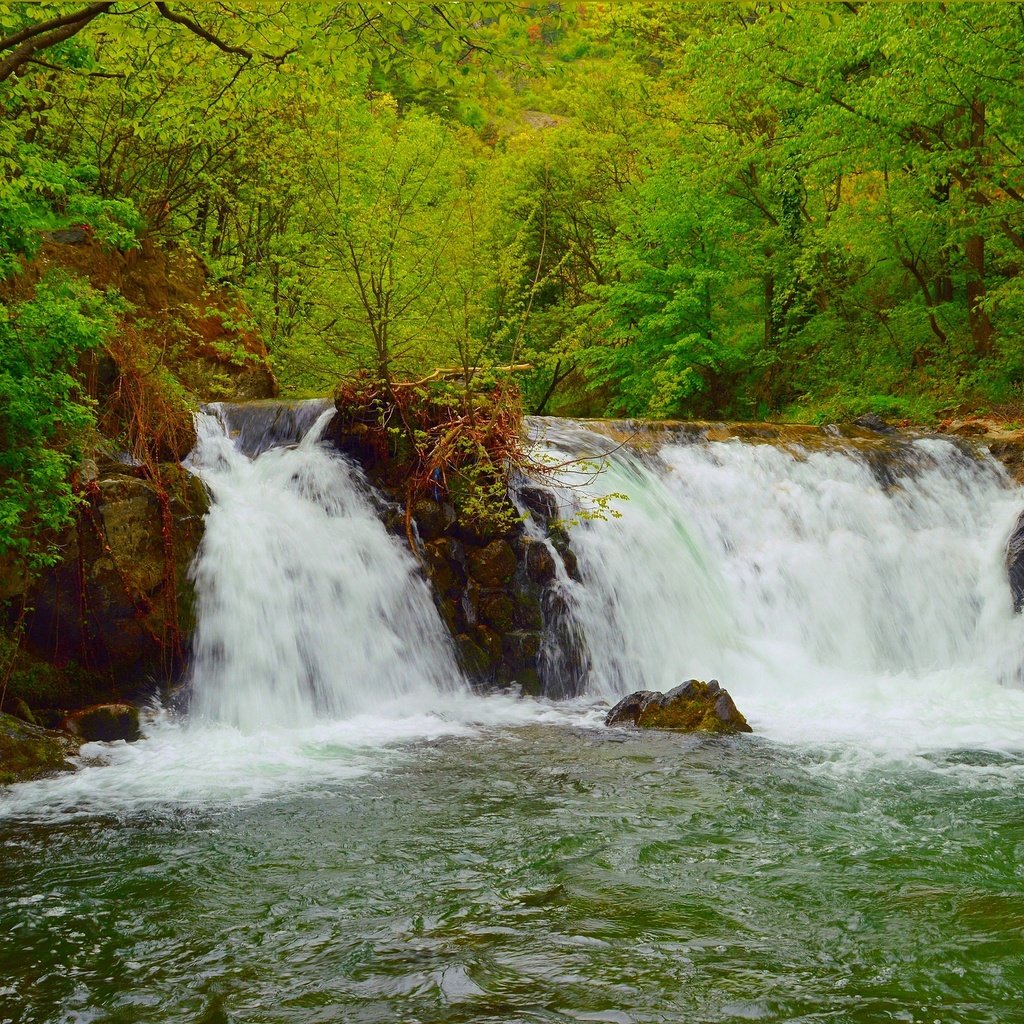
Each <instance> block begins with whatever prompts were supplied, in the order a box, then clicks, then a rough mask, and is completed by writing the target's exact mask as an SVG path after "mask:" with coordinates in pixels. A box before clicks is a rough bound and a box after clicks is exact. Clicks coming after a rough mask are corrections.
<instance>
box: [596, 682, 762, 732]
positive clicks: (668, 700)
mask: <svg viewBox="0 0 1024 1024" xmlns="http://www.w3.org/2000/svg"><path fill="white" fill-rule="evenodd" d="M605 725H634V726H636V727H637V728H639V729H664V730H667V731H671V732H707V733H717V734H726V733H737V732H753V730H752V729H751V728H750V726H749V725H748V724H747V720H746V718H744V717H743V715H742V714H741V713H740V712H739V710H738V709H737V707H736V705H735V703H734V702H733V699H732V697H730V696H729V693H728V691H727V690H723V689H722V687H721V686H720V685H719V683H718V680H717V679H712V680H711V682H709V683H705V682H701V681H700V680H699V679H690V680H688V681H687V682H685V683H683V684H681V685H680V686H677V687H675V688H674V689H671V690H669V691H668V693H659V692H657V691H655V690H638V691H636V692H635V693H631V694H630V695H629V696H628V697H623V699H622V700H620V701H619V703H618V704H616V705H615V707H613V708H612V709H611V711H609V712H608V714H607V716H606V717H605Z"/></svg>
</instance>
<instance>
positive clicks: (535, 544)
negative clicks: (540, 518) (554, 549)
mask: <svg viewBox="0 0 1024 1024" xmlns="http://www.w3.org/2000/svg"><path fill="white" fill-rule="evenodd" d="M526 574H527V575H528V576H529V577H530V579H531V580H532V581H533V582H534V583H536V584H538V585H540V586H545V585H546V584H548V583H550V582H551V581H552V580H553V579H554V578H555V559H554V556H553V555H552V554H551V551H550V549H549V548H548V546H547V545H546V544H544V543H542V542H541V541H538V540H528V541H527V544H526Z"/></svg>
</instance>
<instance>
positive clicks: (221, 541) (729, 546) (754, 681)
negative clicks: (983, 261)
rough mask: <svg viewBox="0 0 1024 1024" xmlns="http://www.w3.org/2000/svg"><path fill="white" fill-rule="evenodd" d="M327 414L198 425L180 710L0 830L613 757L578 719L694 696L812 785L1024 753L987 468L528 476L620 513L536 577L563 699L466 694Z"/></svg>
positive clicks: (567, 503)
mask: <svg viewBox="0 0 1024 1024" xmlns="http://www.w3.org/2000/svg"><path fill="white" fill-rule="evenodd" d="M282 410H283V411H282ZM330 415H331V410H330V409H329V407H327V406H326V404H325V403H305V404H302V405H299V406H290V407H288V406H282V407H278V408H276V411H275V407H268V410H265V411H264V412H261V413H260V414H259V415H256V414H250V413H245V415H242V414H241V413H240V412H239V411H238V409H232V408H231V407H212V408H211V409H210V410H208V411H207V412H206V413H205V414H204V415H203V416H201V417H200V419H199V442H198V444H197V447H196V449H195V451H194V452H193V454H192V456H191V458H190V461H189V466H190V468H191V470H192V471H193V472H195V473H197V474H198V475H199V476H200V477H201V478H202V479H203V481H204V483H205V484H206V486H207V487H208V489H209V491H210V494H211V498H212V505H211V509H210V512H209V514H208V516H207V520H206V529H205V534H204V540H203V543H202V547H201V550H200V552H199V555H198V557H197V560H196V563H195V565H194V567H193V576H194V580H195V584H196V592H197V618H198V626H197V630H196V633H195V636H194V638H193V658H192V668H191V674H190V678H189V686H188V693H189V703H188V708H187V712H186V713H185V714H184V715H179V716H177V717H175V716H173V715H170V714H168V713H166V712H159V711H157V712H154V714H153V715H152V716H151V717H150V718H149V719H148V721H147V722H146V724H145V726H144V731H145V733H146V739H145V741H144V742H141V743H138V744H135V745H125V744H89V745H87V746H86V747H85V748H84V749H83V752H82V757H81V763H82V765H83V769H82V770H81V771H79V772H78V773H77V774H75V775H73V776H64V777H58V778H53V779H46V780H41V781H39V782H35V783H31V784H25V785H22V786H18V787H14V788H12V789H10V790H8V791H7V792H6V793H4V794H0V815H6V816H15V817H18V816H23V815H24V816H29V817H31V816H35V815H42V816H44V817H52V816H57V817H62V816H66V817H72V818H74V817H77V816H81V815H89V814H94V813H100V812H104V813H105V812H114V813H130V812H134V811H140V810H146V809H153V808H162V807H166V806H206V805H217V804H235V803H246V802H251V801H253V800H268V799H274V798H276V797H278V796H280V795H282V794H286V793H290V792H294V791H297V790H307V789H309V788H311V787H312V788H317V789H324V788H326V789H331V788H332V787H337V786H350V785H353V784H356V785H357V784H358V780H359V779H360V778H363V777H365V776H366V774H367V773H376V772H380V771H386V770H388V767H389V766H390V765H392V764H394V763H397V761H400V760H402V759H404V758H407V757H412V756H415V751H416V750H417V749H418V748H419V747H420V746H421V745H422V744H424V743H437V742H447V741H458V740H460V739H464V738H466V737H468V736H479V735H481V734H487V733H488V732H489V731H494V730H502V731H504V730H508V729H509V728H521V727H526V726H531V725H543V726H548V727H558V728H570V729H582V730H584V731H585V732H586V733H587V734H588V735H590V736H592V737H593V738H594V741H595V742H611V741H620V740H621V739H622V737H621V736H620V735H613V734H612V733H611V732H609V731H607V730H604V729H603V727H602V725H601V721H602V718H603V714H604V711H605V710H606V708H607V704H608V703H609V702H612V701H614V700H615V699H616V698H617V697H619V696H621V695H622V694H624V693H627V692H629V691H631V690H635V689H659V690H665V689H668V688H670V687H671V686H674V685H676V684H677V683H678V682H680V681H682V680H684V679H686V678H689V677H691V676H696V677H699V678H711V677H714V678H717V679H719V680H720V681H721V682H722V684H723V685H724V686H726V687H727V688H728V689H729V691H730V692H731V693H732V695H733V697H734V698H735V700H736V702H737V704H738V705H739V707H740V708H741V710H742V711H743V712H744V713H745V715H746V716H747V718H748V720H749V721H750V723H751V724H752V726H753V727H754V730H755V735H754V736H753V737H751V738H744V739H742V740H739V741H735V742H744V743H754V744H764V743H767V744H769V745H774V746H775V747H777V748H779V749H780V750H782V749H788V750H790V751H793V752H795V753H796V754H797V755H798V756H800V757H801V758H805V759H807V763H808V764H809V765H813V766H818V767H819V768H821V767H824V768H825V769H826V770H829V771H835V770H842V771H846V770H854V771H857V770H861V769H862V768H863V767H864V765H866V764H878V763H879V762H893V763H897V762H902V763H910V762H914V763H920V762H921V761H922V760H924V761H925V762H928V763H932V762H934V763H935V764H936V765H937V766H939V765H940V764H945V762H943V761H942V757H944V756H945V754H947V753H949V752H958V751H960V752H963V751H968V752H970V751H988V752H1006V753H1010V754H1019V753H1020V752H1022V751H1024V689H1022V684H1021V665H1022V660H1024V657H1022V656H1024V617H1021V616H1015V615H1014V614H1013V610H1012V602H1011V599H1010V594H1009V590H1008V586H1007V581H1006V576H1005V569H1004V566H1003V554H1004V548H1005V544H1006V540H1007V536H1008V534H1009V531H1010V529H1011V527H1012V525H1013V523H1014V520H1015V518H1016V516H1017V514H1018V513H1019V511H1020V508H1021V505H1022V503H1024V495H1022V492H1021V489H1020V488H1019V487H1017V486H1016V485H1015V484H1013V483H1012V482H1011V481H1010V480H1009V479H1008V477H1007V476H1006V474H1005V472H1004V471H1003V470H1002V469H1001V467H999V466H998V464H997V463H995V462H994V461H993V460H991V459H989V458H987V457H986V456H984V455H976V454H973V453H971V452H968V451H965V450H961V449H960V448H959V447H957V445H955V444H953V443H951V442H949V441H946V440H943V439H934V438H933V439H928V438H922V439H918V440H915V441H906V442H901V443H900V444H899V445H898V446H897V450H894V451H890V452H880V451H879V450H878V449H877V448H871V447H870V446H868V447H864V446H861V447H860V448H858V447H856V446H849V445H845V444H843V443H839V442H836V443H835V444H830V445H820V446H816V447H813V446H812V447H808V448H800V447H798V446H795V445H775V444H764V443H746V442H742V441H727V442H716V443H707V442H703V441H695V440H694V439H693V438H692V437H687V438H683V437H673V438H671V439H670V440H669V441H668V442H667V443H662V444H661V445H660V446H659V447H657V449H656V450H648V451H646V452H643V453H642V454H641V453H639V452H637V451H631V450H629V449H619V450H616V451H615V452H614V454H612V455H611V457H610V458H609V459H608V460H607V464H606V465H605V466H604V468H603V469H602V471H601V472H600V473H599V474H598V475H597V476H596V477H595V476H594V473H593V466H592V465H591V466H588V467H586V468H583V467H578V468H577V467H574V466H572V465H569V466H566V467H564V468H563V469H562V470H560V471H559V472H558V473H557V474H556V475H555V477H554V478H551V477H550V475H548V476H546V477H545V479H543V480H541V481H539V483H540V486H543V487H548V488H550V489H552V491H553V492H554V495H555V497H556V499H557V500H558V502H559V503H560V505H561V507H562V509H563V514H564V515H565V516H566V517H569V516H571V515H572V513H573V510H574V509H575V510H578V509H579V508H580V507H581V506H582V507H583V508H584V509H585V508H586V507H588V499H587V493H588V492H590V493H592V494H598V495H600V494H608V493H610V492H622V493H624V494H626V495H628V500H625V501H615V502H613V507H614V508H615V509H616V510H617V511H618V513H619V517H618V518H611V519H608V520H605V521H589V520H584V521H583V522H582V523H580V524H579V525H576V526H574V527H573V528H572V529H571V531H570V534H571V543H572V547H573V550H574V552H575V554H576V556H577V558H578V562H579V576H580V579H579V580H575V579H572V578H571V577H570V576H569V574H568V573H567V572H565V571H564V568H563V567H562V565H561V561H560V560H559V561H558V565H559V576H558V578H557V580H556V583H555V588H556V591H557V596H558V598H559V601H558V607H559V608H560V609H561V611H560V621H559V623H558V630H557V643H556V642H555V640H556V638H555V637H554V635H552V637H550V638H549V646H550V649H549V650H548V652H547V656H548V658H549V666H552V665H553V666H555V667H556V668H557V667H558V666H559V665H564V666H566V672H568V671H569V670H570V667H572V671H573V672H574V673H577V675H578V678H574V679H573V681H572V685H571V686H570V685H567V686H566V688H565V689H564V690H563V691H561V692H579V695H578V696H577V697H576V698H574V699H572V700H530V699H520V698H518V697H517V696H516V695H515V694H512V693H498V694H490V695H481V694H475V693H473V692H472V691H471V688H470V686H469V683H468V682H467V681H466V679H465V678H463V676H462V673H461V672H460V670H459V668H458V665H457V663H456V659H455V657H454V653H453V648H452V644H451V640H450V638H449V637H448V635H447V634H446V631H445V629H444V626H443V624H442V622H441V620H440V617H439V616H438V613H437V611H436V609H435V607H434V604H433V601H432V598H431V595H430V591H429V587H428V585H427V583H426V581H425V579H424V578H423V575H422V573H421V572H420V570H419V567H418V565H417V562H416V560H415V558H414V556H413V555H412V554H411V552H410V551H409V550H408V547H407V545H406V544H405V542H404V540H403V539H401V538H397V537H395V536H393V535H392V534H390V533H388V531H387V530H386V529H385V528H384V526H383V525H382V518H381V511H382V509H381V499H380V498H379V497H377V496H376V495H375V494H374V493H373V491H372V489H371V488H370V487H369V485H368V483H367V481H366V479H365V478H364V476H363V474H362V472H361V471H360V470H359V468H358V467H357V466H355V465H354V464H353V463H352V462H351V461H349V460H348V459H346V458H345V457H344V456H342V455H341V454H339V453H338V452H337V451H335V450H333V449H332V448H331V446H330V445H328V444H326V443H324V442H323V440H322V433H323V429H324V426H325V424H326V423H327V421H328V420H329V418H330ZM282 423H283V425H282ZM542 434H543V436H542V437H540V438H539V440H538V445H539V449H538V450H539V452H540V453H546V457H548V458H551V459H554V460H565V459H571V458H575V457H586V458H588V459H591V460H593V459H595V458H596V459H599V460H600V458H601V454H602V453H603V452H605V451H608V450H609V449H611V448H612V447H614V446H613V444H612V442H611V441H609V439H608V438H607V437H606V436H605V435H604V434H602V433H601V432H600V431H595V430H593V429H591V428H590V427H587V426H586V425H581V424H577V423H573V422H570V421H549V422H546V423H545V424H544V425H543V429H542ZM534 483H535V484H536V483H537V481H535V482H534ZM527 529H529V530H531V531H532V532H534V534H535V535H536V536H538V537H541V536H543V531H542V530H541V528H540V526H539V525H538V523H537V522H530V523H528V524H527ZM558 644H561V645H562V646H563V648H564V647H565V646H566V645H569V646H574V647H575V648H576V649H574V650H565V649H563V650H557V649H555V648H556V647H557V646H558ZM630 742H641V743H642V742H643V739H642V738H636V739H634V740H630ZM680 742H685V743H692V742H700V741H695V740H691V739H680ZM936 758H938V760H936ZM929 759H931V760H930V761H929ZM968 760H969V759H968ZM961 762H963V763H961ZM963 764H966V762H964V760H963V758H960V759H959V760H958V761H957V768H956V771H957V772H967V774H968V775H970V774H971V771H974V770H975V769H973V768H972V769H970V770H968V768H964V767H963ZM947 767H948V765H947ZM990 769H991V766H988V767H985V766H984V765H983V766H981V767H978V768H977V771H990ZM1018 769H1019V765H1016V766H1015V767H1014V768H1013V769H1012V770H1011V769H1006V772H1004V774H1005V777H1006V779H1007V780H1010V779H1011V778H1012V779H1016V778H1017V775H1018V774H1019V770H1018ZM942 770H945V768H943V769H942ZM1014 784H1016V783H1014Z"/></svg>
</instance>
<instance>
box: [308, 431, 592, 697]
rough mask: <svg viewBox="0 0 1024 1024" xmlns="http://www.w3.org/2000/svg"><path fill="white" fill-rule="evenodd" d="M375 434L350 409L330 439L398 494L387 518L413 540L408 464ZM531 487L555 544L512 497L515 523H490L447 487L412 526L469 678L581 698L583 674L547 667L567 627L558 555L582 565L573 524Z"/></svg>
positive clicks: (421, 508) (418, 505)
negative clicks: (406, 511)
mask: <svg viewBox="0 0 1024 1024" xmlns="http://www.w3.org/2000/svg"><path fill="white" fill-rule="evenodd" d="M372 436H373V435H372V432H370V431H368V430H367V427H366V424H365V423H362V422H360V421H359V419H358V418H355V417H354V416H353V415H352V414H351V411H349V414H348V415H346V417H344V418H343V417H341V416H340V415H339V416H336V417H335V419H334V420H333V421H332V422H331V423H330V424H329V425H328V427H327V429H326V430H325V432H324V437H325V439H326V440H329V441H330V442H332V443H333V444H334V445H335V446H336V447H337V448H339V449H340V450H341V451H343V452H345V453H346V454H347V455H349V456H351V457H352V458H354V459H355V460H356V461H357V462H359V464H360V465H361V466H362V467H363V469H364V470H365V471H366V473H367V476H368V477H369V479H370V481H371V482H372V483H373V484H374V485H375V486H376V487H377V488H378V489H379V490H380V491H381V492H382V493H383V494H384V495H386V496H387V497H389V498H391V499H393V500H394V502H395V505H394V508H393V511H392V512H391V513H385V515H384V521H385V523H386V524H387V525H388V527H389V528H390V529H391V530H392V531H393V532H394V533H396V534H397V535H399V536H401V537H403V538H404V537H405V536H406V529H405V517H404V515H403V514H402V513H401V508H402V506H403V505H404V500H405V499H404V489H403V488H404V484H405V472H406V471H405V470H404V469H403V467H402V463H401V459H400V458H396V457H387V456H386V454H385V453H383V452H382V451H380V450H379V448H378V447H377V446H375V445H374V444H373V443H371V441H370V438H371V437H372ZM532 491H536V493H535V494H534V493H531V494H530V495H529V498H530V502H532V505H531V506H529V507H528V508H527V514H528V515H530V516H531V517H532V518H533V520H534V522H535V523H537V524H538V527H539V528H540V529H541V530H543V531H544V532H545V533H546V536H547V539H548V540H550V542H551V543H550V544H549V543H547V542H546V540H542V539H539V538H538V537H537V536H536V535H534V534H531V532H528V531H527V530H526V528H525V526H524V524H523V522H522V521H521V519H520V517H519V514H518V512H517V511H516V509H515V508H514V507H513V506H512V505H511V503H509V505H508V508H507V513H508V515H507V516H505V517H503V518H504V521H505V522H506V523H507V524H508V525H504V526H502V527H500V528H495V527H493V526H486V527H484V526H480V525H479V524H478V523H476V522H475V521H474V520H473V519H472V518H471V517H470V516H469V515H468V514H465V513H464V512H463V511H462V510H461V509H460V508H459V506H458V505H457V504H456V501H455V500H453V499H452V497H451V496H449V495H445V494H441V493H440V492H438V493H436V494H434V495H428V496H427V497H423V498H420V499H419V500H418V501H416V502H415V504H414V505H413V507H412V509H411V525H412V526H413V533H414V536H415V539H416V542H417V546H418V553H419V555H420V560H421V563H422V565H423V570H424V573H425V574H426V576H427V578H428V580H429V582H430V584H431V587H432V590H433V593H434V600H435V603H436V605H437V608H438V611H439V612H440V614H441V618H442V619H443V620H444V623H445V625H446V626H447V628H448V630H449V632H450V633H451V636H452V637H453V639H454V642H455V647H456V651H457V653H458V655H459V660H460V663H461V667H462V669H463V671H464V672H465V673H466V675H467V677H468V678H469V679H470V680H471V681H472V682H473V683H475V684H476V685H478V686H481V687H487V686H517V687H519V688H520V689H521V690H522V691H523V692H524V693H529V694H533V695H540V694H546V695H547V696H555V697H567V696H574V695H575V690H574V685H575V684H577V683H578V682H579V679H580V678H581V676H582V673H576V674H575V675H574V674H573V673H572V672H567V671H565V666H564V665H562V664H560V665H559V666H558V671H557V672H548V671H546V665H545V659H544V651H545V642H546V639H547V638H548V636H549V633H551V632H552V631H556V630H557V629H558V620H559V616H558V598H557V594H556V587H555V581H556V577H557V575H558V570H557V566H556V559H558V560H559V561H561V562H562V564H563V565H564V567H565V572H566V573H567V574H568V575H569V576H572V577H578V570H577V568H576V562H575V559H574V557H573V555H572V552H571V550H570V549H569V545H568V539H567V538H566V537H565V536H564V531H559V530H558V529H557V526H554V525H553V524H552V519H553V517H554V515H555V512H556V509H555V506H554V499H553V496H551V495H550V494H549V493H547V492H545V491H544V490H543V489H542V488H533V489H532ZM533 505H535V506H536V509H537V510H536V511H533V507H532V506H533ZM563 660H564V659H563ZM549 675H551V676H552V677H554V676H556V675H557V677H558V678H557V679H555V678H552V679H548V678H547V676H549Z"/></svg>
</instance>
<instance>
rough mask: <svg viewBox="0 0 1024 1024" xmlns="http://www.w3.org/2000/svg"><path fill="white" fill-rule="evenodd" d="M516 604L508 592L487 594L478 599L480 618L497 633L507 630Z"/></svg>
mask: <svg viewBox="0 0 1024 1024" xmlns="http://www.w3.org/2000/svg"><path fill="white" fill-rule="evenodd" d="M515 614H516V606H515V602H514V601H513V600H512V598H511V597H509V596H508V594H504V593H498V594H487V595H485V596H484V597H482V598H481V600H480V618H481V619H482V620H483V623H484V625H486V626H490V627H491V629H493V630H495V632H497V633H507V632H509V631H510V630H511V629H512V627H513V625H514V621H515Z"/></svg>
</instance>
